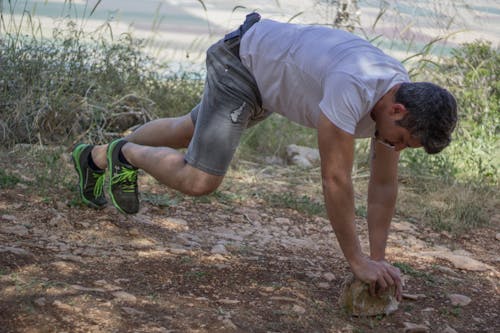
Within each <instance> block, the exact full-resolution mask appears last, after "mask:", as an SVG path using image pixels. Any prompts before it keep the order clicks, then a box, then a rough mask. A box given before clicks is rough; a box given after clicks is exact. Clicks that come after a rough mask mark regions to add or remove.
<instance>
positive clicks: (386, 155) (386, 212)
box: [368, 139, 399, 260]
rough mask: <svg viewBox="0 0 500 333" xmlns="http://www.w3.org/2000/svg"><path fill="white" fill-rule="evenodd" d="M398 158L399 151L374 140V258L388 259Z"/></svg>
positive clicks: (370, 219)
mask: <svg viewBox="0 0 500 333" xmlns="http://www.w3.org/2000/svg"><path fill="white" fill-rule="evenodd" d="M398 161H399V152H397V151H395V150H394V149H390V148H388V147H386V146H384V145H383V144H381V143H379V142H378V141H376V140H375V139H372V143H371V169H370V170H371V173H370V182H369V185H368V232H369V235H370V258H371V259H373V260H385V248H386V244H387V237H388V236H389V227H390V225H391V219H392V216H393V214H394V207H395V205H396V197H397V192H398V179H397V177H398Z"/></svg>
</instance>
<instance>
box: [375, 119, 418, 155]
mask: <svg viewBox="0 0 500 333" xmlns="http://www.w3.org/2000/svg"><path fill="white" fill-rule="evenodd" d="M375 139H376V140H377V141H378V142H380V143H381V144H383V145H384V146H386V147H388V148H390V149H394V150H395V151H401V150H403V149H405V148H419V147H422V143H421V142H420V140H419V139H417V138H415V137H414V136H412V135H411V134H410V131H409V130H407V129H406V128H404V127H401V126H399V125H398V124H396V121H395V120H392V119H388V120H387V121H384V122H383V123H381V124H378V123H377V130H376V132H375Z"/></svg>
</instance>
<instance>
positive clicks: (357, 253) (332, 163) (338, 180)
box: [318, 114, 400, 294]
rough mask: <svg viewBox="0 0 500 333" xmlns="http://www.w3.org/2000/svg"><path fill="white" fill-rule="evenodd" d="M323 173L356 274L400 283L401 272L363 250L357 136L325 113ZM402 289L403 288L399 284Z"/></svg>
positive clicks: (333, 217)
mask: <svg viewBox="0 0 500 333" xmlns="http://www.w3.org/2000/svg"><path fill="white" fill-rule="evenodd" d="M318 145H319V151H320V156H321V175H322V181H323V193H324V197H325V206H326V210H327V214H328V217H329V219H330V222H331V224H332V227H333V229H334V231H335V235H336V236H337V240H338V241H339V244H340V247H341V249H342V252H343V253H344V256H345V257H346V259H347V261H348V262H349V265H350V267H351V270H352V272H353V273H354V275H355V276H356V277H357V278H358V279H360V280H361V281H364V282H366V283H368V284H369V285H370V292H371V293H372V294H375V286H376V284H378V285H379V286H380V287H381V288H382V289H385V288H387V287H388V286H389V285H393V284H395V283H396V285H397V284H398V283H399V284H400V278H399V273H398V272H397V271H395V268H394V267H392V266H390V265H389V264H387V263H386V262H384V261H375V260H371V259H370V258H368V257H367V256H366V255H365V254H364V253H363V251H362V249H361V246H360V243H359V239H358V236H357V233H356V225H355V223H354V216H355V214H354V190H353V185H352V179H351V172H352V165H353V161H354V137H353V136H352V135H350V134H349V133H346V132H344V131H343V130H341V129H339V128H338V127H337V126H335V125H334V124H333V123H331V122H330V121H329V120H328V118H326V117H325V116H324V115H323V114H321V116H320V119H319V126H318ZM398 289H399V288H398Z"/></svg>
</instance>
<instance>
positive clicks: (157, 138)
mask: <svg viewBox="0 0 500 333" xmlns="http://www.w3.org/2000/svg"><path fill="white" fill-rule="evenodd" d="M193 131H194V125H193V122H192V120H191V115H190V114H186V115H184V116H182V117H178V118H161V119H157V120H153V121H150V122H148V123H146V124H144V125H142V126H141V127H139V128H138V129H137V130H135V131H134V132H133V133H131V134H130V135H128V136H127V137H125V139H126V140H127V141H129V142H133V143H137V144H140V145H146V146H151V147H170V148H185V147H187V146H188V145H189V142H190V141H191V138H192V137H193ZM107 147H108V145H99V146H95V147H94V149H93V150H92V159H93V160H94V162H95V164H96V165H97V166H98V167H99V168H101V169H105V168H106V167H107V161H106V149H107ZM134 166H135V164H134Z"/></svg>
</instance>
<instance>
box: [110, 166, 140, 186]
mask: <svg viewBox="0 0 500 333" xmlns="http://www.w3.org/2000/svg"><path fill="white" fill-rule="evenodd" d="M112 183H113V184H117V183H120V185H121V189H122V191H123V192H135V190H136V187H137V185H136V183H137V170H134V169H129V168H126V167H123V168H122V169H121V171H120V172H119V173H117V174H116V175H115V176H114V177H113V180H112Z"/></svg>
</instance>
